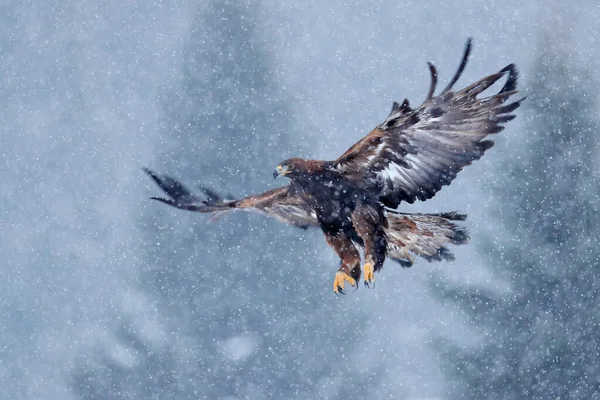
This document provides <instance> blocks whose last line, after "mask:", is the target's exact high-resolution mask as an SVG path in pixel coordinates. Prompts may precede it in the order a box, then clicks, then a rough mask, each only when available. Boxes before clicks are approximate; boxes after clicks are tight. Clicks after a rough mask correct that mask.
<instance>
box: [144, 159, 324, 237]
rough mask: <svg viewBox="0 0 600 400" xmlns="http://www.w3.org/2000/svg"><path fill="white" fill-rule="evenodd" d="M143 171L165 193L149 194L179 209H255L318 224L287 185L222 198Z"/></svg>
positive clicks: (298, 222) (289, 220)
mask: <svg viewBox="0 0 600 400" xmlns="http://www.w3.org/2000/svg"><path fill="white" fill-rule="evenodd" d="M144 172H146V174H148V176H150V178H152V180H153V181H154V182H155V183H156V184H157V185H158V186H159V187H160V188H161V189H162V190H163V191H164V192H165V194H166V195H167V196H168V198H161V197H151V199H153V200H157V201H160V202H162V203H165V204H168V205H170V206H172V207H176V208H179V209H182V210H188V211H196V212H201V213H214V215H215V216H216V215H219V214H222V213H224V212H228V211H232V210H236V209H237V210H248V211H258V212H261V213H263V214H266V215H269V216H272V217H274V218H277V219H278V220H280V221H282V222H285V223H288V224H292V225H294V226H297V227H299V228H309V227H313V226H319V223H318V221H317V216H316V214H315V212H314V210H312V209H311V208H310V207H309V206H308V205H307V204H306V202H305V201H304V200H303V198H302V197H301V196H300V195H299V194H298V193H295V192H294V190H293V189H292V187H291V186H290V185H288V186H283V187H280V188H277V189H273V190H269V191H267V192H264V193H261V194H257V195H253V196H248V197H244V198H243V199H239V200H225V199H223V198H222V197H221V196H220V195H218V194H217V193H216V192H214V191H212V190H210V189H207V188H204V187H203V188H201V190H202V192H203V193H204V194H205V196H206V198H205V199H203V198H201V197H200V196H198V195H195V194H193V193H192V192H190V191H189V190H188V189H187V188H186V187H185V186H184V185H183V184H182V183H180V182H179V181H177V180H175V179H173V178H171V177H168V176H166V175H158V174H156V173H154V172H152V171H150V170H149V169H146V168H144Z"/></svg>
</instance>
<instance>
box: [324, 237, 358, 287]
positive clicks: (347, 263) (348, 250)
mask: <svg viewBox="0 0 600 400" xmlns="http://www.w3.org/2000/svg"><path fill="white" fill-rule="evenodd" d="M325 239H326V240H327V244H329V245H330V246H331V247H332V248H333V249H334V250H335V252H336V253H337V255H338V256H339V257H340V260H341V265H340V269H339V270H338V272H337V273H336V274H335V280H334V281H333V291H334V292H335V294H338V293H341V294H345V293H344V283H345V282H348V283H349V284H350V285H352V286H354V285H356V287H357V288H358V283H357V281H358V280H359V279H360V253H359V252H358V249H357V248H356V246H355V245H354V243H352V240H350V238H349V237H348V236H346V235H345V234H344V233H342V232H338V233H337V234H330V233H325Z"/></svg>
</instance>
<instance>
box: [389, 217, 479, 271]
mask: <svg viewBox="0 0 600 400" xmlns="http://www.w3.org/2000/svg"><path fill="white" fill-rule="evenodd" d="M386 217H387V222H388V223H387V227H386V228H385V233H386V236H387V256H388V258H391V259H392V260H394V261H396V262H398V263H399V264H400V265H402V266H403V267H405V268H408V267H410V266H412V265H413V262H414V255H418V256H420V257H422V258H424V259H426V260H427V261H441V260H446V261H453V260H454V254H452V252H451V251H450V250H449V249H448V247H447V245H448V244H455V245H458V244H463V243H467V241H468V240H469V235H468V234H467V230H466V229H465V228H464V227H462V226H460V225H458V224H457V223H456V222H457V221H464V220H465V219H466V218H467V216H466V215H465V214H459V213H457V212H447V213H439V214H410V213H400V212H396V211H393V210H387V211H386Z"/></svg>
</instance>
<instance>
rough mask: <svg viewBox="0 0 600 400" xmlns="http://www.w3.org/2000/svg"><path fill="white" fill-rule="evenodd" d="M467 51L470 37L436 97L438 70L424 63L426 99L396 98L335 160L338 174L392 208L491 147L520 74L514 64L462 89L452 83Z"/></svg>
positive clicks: (431, 190) (420, 195) (423, 195)
mask: <svg viewBox="0 0 600 400" xmlns="http://www.w3.org/2000/svg"><path fill="white" fill-rule="evenodd" d="M470 50H471V39H469V40H468V42H467V45H466V49H465V53H464V55H463V58H462V61H461V64H460V67H459V68H458V71H457V72H456V74H455V75H454V77H453V78H452V80H451V82H450V83H449V84H448V86H447V87H446V88H445V89H444V90H443V91H442V92H441V93H440V94H438V95H437V96H434V91H435V86H436V84H437V71H436V69H435V67H434V66H433V65H432V64H431V63H428V65H429V70H430V73H431V87H430V90H429V93H428V95H427V98H426V100H425V102H423V104H422V105H421V106H419V107H418V108H416V109H412V108H411V107H410V105H409V102H408V100H404V102H403V103H402V104H401V105H400V104H398V103H396V102H394V104H393V107H392V111H391V113H390V115H389V116H388V117H387V118H386V120H385V121H384V122H383V123H382V124H380V125H379V126H377V127H376V128H375V129H374V130H373V131H371V132H370V133H369V134H368V135H367V136H365V137H364V138H363V139H362V140H360V141H359V142H357V143H356V144H355V145H354V146H352V147H351V148H350V149H348V151H346V152H345V153H344V154H343V155H342V156H341V157H339V158H338V159H337V160H336V161H334V162H333V163H334V168H336V169H337V170H338V172H340V173H341V174H342V175H344V176H346V177H348V178H349V179H351V180H354V181H355V182H357V184H359V185H363V186H364V187H365V188H369V189H374V190H377V191H378V193H379V198H380V201H382V203H383V204H384V205H386V206H387V207H390V208H396V207H398V205H399V204H400V202H402V201H406V202H408V203H413V202H414V201H415V200H416V199H419V200H426V199H429V198H431V197H433V196H434V195H435V194H436V193H437V192H438V191H439V190H440V189H441V188H442V187H443V186H445V185H449V184H450V182H452V180H454V178H455V177H456V174H457V173H458V172H460V171H461V170H462V168H463V167H464V166H466V165H469V164H471V162H472V161H473V160H477V159H479V158H480V157H481V156H482V155H483V153H484V152H485V151H486V150H488V149H489V148H490V147H492V146H493V144H494V143H493V142H492V141H491V140H484V139H485V138H486V137H487V136H488V135H490V134H494V133H497V132H500V131H501V130H503V129H504V127H503V126H502V124H503V123H505V122H508V121H510V120H512V119H513V118H514V117H515V116H514V115H513V114H511V112H512V111H514V110H515V109H516V108H517V107H519V105H520V104H521V102H522V101H523V100H524V98H523V99H520V100H518V101H515V102H513V103H510V104H505V102H506V101H507V100H508V98H509V97H511V96H512V95H513V94H515V93H516V90H515V89H516V86H517V78H518V72H517V69H516V68H515V66H514V65H513V64H510V65H508V66H507V67H505V68H503V69H502V70H500V71H499V72H498V73H495V74H493V75H490V76H487V77H485V78H483V79H481V80H479V81H477V82H475V83H473V84H472V85H469V86H467V87H466V88H464V89H462V90H459V91H457V92H454V91H453V90H452V86H453V85H454V83H456V81H457V80H458V78H459V77H460V75H461V74H462V72H463V70H464V68H465V65H466V63H467V60H468V57H469V53H470ZM506 74H508V78H507V80H506V83H505V84H504V87H502V89H501V90H500V91H499V92H498V93H497V94H494V95H492V96H489V97H485V98H477V96H478V95H479V94H480V93H481V92H483V91H484V90H486V89H487V88H489V87H490V86H491V85H493V84H494V83H495V82H496V81H498V80H499V79H500V78H501V77H503V76H504V75H506Z"/></svg>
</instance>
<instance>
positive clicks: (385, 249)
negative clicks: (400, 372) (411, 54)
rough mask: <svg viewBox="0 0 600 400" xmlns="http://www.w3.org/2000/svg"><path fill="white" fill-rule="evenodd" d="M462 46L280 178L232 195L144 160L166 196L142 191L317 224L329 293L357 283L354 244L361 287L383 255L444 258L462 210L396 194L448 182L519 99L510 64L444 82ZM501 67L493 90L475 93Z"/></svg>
mask: <svg viewBox="0 0 600 400" xmlns="http://www.w3.org/2000/svg"><path fill="white" fill-rule="evenodd" d="M470 51H471V39H469V40H468V41H467V44H466V47H465V51H464V55H463V57H462V60H461V63H460V66H459V68H458V70H457V71H456V73H455V74H454V77H453V78H452V79H451V80H450V83H449V84H448V85H447V86H446V87H445V88H444V89H443V90H442V91H441V92H440V93H438V94H437V95H436V94H435V89H436V84H437V71H436V69H435V67H434V66H433V65H432V64H431V63H428V66H429V72H430V74H431V85H430V87H429V91H428V92H427V97H426V98H425V101H424V102H423V104H421V105H420V106H419V107H417V108H412V107H411V106H410V105H409V102H408V100H406V99H405V100H404V101H403V102H402V104H398V103H396V102H394V103H393V106H392V110H391V112H390V114H389V115H388V117H387V118H386V119H385V120H384V121H383V122H382V123H381V124H379V125H378V126H377V127H375V129H373V130H372V131H371V132H370V133H369V134H368V135H367V136H365V137H364V138H362V139H361V140H359V141H358V142H357V143H356V144H354V145H353V146H352V147H351V148H350V149H348V151H346V152H345V153H344V154H342V155H341V156H340V157H339V158H338V159H336V160H333V161H321V160H305V159H301V158H290V159H287V160H285V161H282V162H281V163H280V164H279V165H278V166H277V168H276V169H275V172H274V174H273V175H274V177H275V178H277V177H279V176H285V177H286V178H289V179H290V182H289V184H288V185H286V186H283V187H280V188H277V189H273V190H269V191H267V192H265V193H262V194H258V195H253V196H248V197H245V198H243V199H239V200H225V199H223V198H222V197H221V196H219V195H218V194H217V193H215V192H213V191H212V190H208V189H205V188H203V189H202V190H203V192H204V196H203V197H200V196H197V195H195V194H193V193H191V192H190V191H189V190H188V189H186V188H185V187H184V186H183V185H182V184H181V183H180V182H178V181H177V180H175V179H173V178H170V177H168V176H164V175H159V174H157V173H154V172H152V171H150V170H148V169H145V172H146V173H147V174H148V175H149V176H150V177H151V178H152V179H153V180H154V181H155V182H156V183H157V184H158V186H159V187H160V188H161V189H162V190H163V191H164V192H165V193H166V194H167V196H168V198H158V197H153V198H152V199H154V200H158V201H161V202H163V203H166V204H168V205H171V206H173V207H177V208H180V209H184V210H190V211H196V212H201V213H215V214H220V213H223V212H227V211H231V210H237V209H240V210H255V211H259V212H262V213H265V214H267V215H271V216H273V217H275V218H277V219H279V220H281V221H283V222H287V223H290V224H292V225H295V226H298V227H301V228H309V227H320V228H321V230H322V231H323V233H324V234H325V239H326V241H327V243H328V244H329V245H330V246H331V247H332V248H333V249H334V250H335V252H336V253H337V254H338V256H339V257H340V260H341V263H340V267H339V270H338V271H337V273H336V274H335V278H334V281H333V290H334V292H335V293H336V294H337V293H341V294H343V293H344V285H345V283H348V284H350V285H352V286H356V288H358V283H359V281H360V277H361V268H360V263H361V255H360V253H359V249H362V250H363V252H364V264H363V267H362V275H363V278H364V283H365V285H366V286H367V287H371V286H372V285H373V283H374V279H375V277H374V272H378V271H379V270H381V268H382V267H383V263H384V260H385V259H386V257H387V258H391V259H392V260H395V261H397V262H399V263H400V264H401V265H402V266H404V267H410V266H411V265H412V264H413V261H414V255H418V256H421V257H424V258H425V259H427V260H429V261H431V260H442V259H445V260H452V259H453V255H452V253H451V252H450V251H449V250H448V248H447V247H446V245H447V244H449V243H451V244H462V243H465V242H466V241H467V240H468V235H467V233H466V230H465V229H464V228H463V227H461V226H459V225H457V224H456V222H455V221H461V220H464V219H465V218H466V216H465V215H462V214H457V213H455V212H449V213H439V214H414V213H412V214H411V213H404V212H400V211H397V208H398V206H399V205H400V203H402V202H406V203H413V202H414V201H415V200H421V201H424V200H427V199H430V198H432V197H433V196H434V195H435V194H436V193H437V192H438V191H439V190H440V189H441V188H442V187H443V186H445V185H449V184H450V182H452V180H454V178H455V177H456V174H457V173H458V172H459V171H461V170H462V168H463V167H464V166H466V165H469V164H471V162H473V160H478V159H479V158H480V157H481V156H482V155H483V154H484V153H485V151H486V150H488V149H489V148H491V147H492V146H493V145H494V142H492V141H491V140H489V139H487V138H488V135H492V134H495V133H498V132H500V131H502V130H503V129H504V127H503V126H502V125H503V124H504V123H506V122H508V121H510V120H512V119H513V118H514V117H515V115H514V114H512V112H513V111H514V110H515V109H517V108H518V107H519V105H520V104H521V102H522V101H523V100H524V98H522V99H520V100H517V101H513V102H510V103H507V100H508V99H509V98H510V97H511V96H512V95H514V94H515V93H517V91H516V90H515V89H516V86H517V77H518V72H517V69H516V67H515V66H514V65H513V64H510V65H508V66H506V67H504V68H502V69H501V70H500V71H498V72H497V73H495V74H492V75H489V76H487V77H485V78H483V79H480V80H478V81H477V82H475V83H473V84H471V85H469V86H467V87H465V88H464V89H461V90H458V91H455V90H453V89H452V87H453V86H454V84H455V83H456V81H457V80H458V79H459V78H460V75H461V74H462V72H463V70H464V68H465V66H466V64H467V60H468V57H469V53H470ZM504 76H507V77H506V82H505V83H504V85H503V87H502V89H501V90H500V91H499V92H498V93H496V94H492V95H490V96H487V97H478V96H479V95H480V94H481V93H482V92H483V91H484V90H486V89H487V88H489V87H490V86H491V85H493V84H494V83H495V82H496V81H498V80H499V79H501V78H502V77H504Z"/></svg>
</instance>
